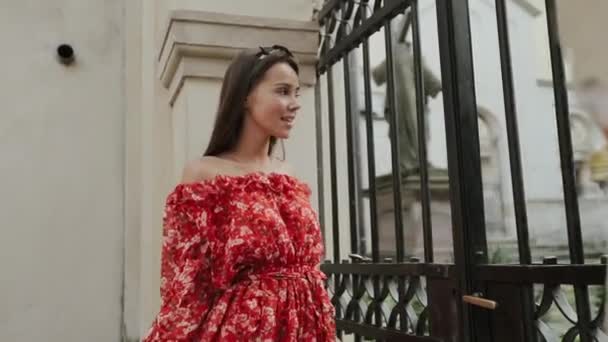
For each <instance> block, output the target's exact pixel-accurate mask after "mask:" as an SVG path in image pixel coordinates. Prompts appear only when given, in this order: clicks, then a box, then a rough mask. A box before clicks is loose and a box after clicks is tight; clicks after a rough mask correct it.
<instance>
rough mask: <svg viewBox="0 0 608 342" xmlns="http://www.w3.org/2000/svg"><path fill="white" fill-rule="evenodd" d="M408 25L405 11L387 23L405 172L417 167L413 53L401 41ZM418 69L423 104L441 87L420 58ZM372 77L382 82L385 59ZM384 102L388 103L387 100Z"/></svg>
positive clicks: (400, 146)
mask: <svg viewBox="0 0 608 342" xmlns="http://www.w3.org/2000/svg"><path fill="white" fill-rule="evenodd" d="M410 26H411V21H410V15H409V13H408V14H407V15H403V16H401V18H400V19H395V20H393V21H392V23H391V31H392V32H391V33H392V37H393V39H392V42H391V43H392V51H393V56H394V57H393V60H394V68H393V69H394V75H395V76H394V83H395V95H396V96H395V98H396V102H395V113H396V114H397V115H399V120H398V121H399V123H398V126H399V127H398V129H397V134H398V135H399V153H400V157H401V171H402V172H404V173H405V175H410V174H414V173H417V172H418V170H419V161H418V160H419V156H418V127H417V118H416V83H415V81H416V79H415V73H414V56H413V51H412V49H411V48H410V44H409V43H407V42H406V41H405V36H406V35H407V31H408V30H409V27H410ZM396 31H397V32H396ZM422 70H423V81H424V82H423V83H424V93H425V94H424V96H425V101H424V102H425V105H426V103H427V98H428V96H431V97H435V96H437V94H438V93H439V92H440V91H441V81H440V80H439V79H438V78H437V77H436V76H435V75H434V74H433V73H432V71H431V70H429V69H428V68H427V66H426V65H425V64H424V61H422ZM372 77H373V78H374V81H375V82H376V84H378V85H381V84H384V83H385V82H386V60H385V61H383V62H381V63H380V64H379V65H377V66H376V67H374V68H373V70H372ZM385 103H386V104H387V105H388V101H386V102H385ZM425 112H426V108H425ZM388 115H390V113H388V111H387V110H386V109H385V118H386V119H387V120H388V122H389V123H390V122H391V120H390V117H388ZM425 118H426V116H425ZM426 127H428V125H426ZM427 136H428V135H427Z"/></svg>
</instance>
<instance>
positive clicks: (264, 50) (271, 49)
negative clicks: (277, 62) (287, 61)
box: [256, 45, 293, 58]
mask: <svg viewBox="0 0 608 342" xmlns="http://www.w3.org/2000/svg"><path fill="white" fill-rule="evenodd" d="M276 52H281V53H284V54H285V55H287V56H288V57H293V54H292V53H291V51H289V49H288V48H286V47H284V46H282V45H273V46H260V51H259V52H258V53H257V54H256V57H258V58H264V57H265V56H268V55H270V54H272V53H276Z"/></svg>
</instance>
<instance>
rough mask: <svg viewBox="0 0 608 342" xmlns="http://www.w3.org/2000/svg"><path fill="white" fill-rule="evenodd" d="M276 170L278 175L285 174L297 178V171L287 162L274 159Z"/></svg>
mask: <svg viewBox="0 0 608 342" xmlns="http://www.w3.org/2000/svg"><path fill="white" fill-rule="evenodd" d="M273 162H274V164H275V165H274V170H275V172H277V173H283V174H286V175H289V176H292V177H296V176H297V175H296V171H295V169H294V168H293V166H292V165H291V164H290V163H289V162H287V161H285V160H280V159H274V161H273Z"/></svg>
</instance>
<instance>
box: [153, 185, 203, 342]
mask: <svg viewBox="0 0 608 342" xmlns="http://www.w3.org/2000/svg"><path fill="white" fill-rule="evenodd" d="M209 215H210V210H208V209H206V208H205V207H204V206H203V205H201V203H200V201H198V200H197V199H196V198H195V197H194V196H192V194H191V189H189V188H188V187H186V186H183V185H178V187H177V188H176V189H175V190H174V191H173V192H172V193H171V194H170V195H169V196H168V198H167V203H166V206H165V211H164V216H163V242H162V251H161V287H160V294H161V307H160V310H159V313H158V315H157V316H156V319H155V320H154V322H153V323H152V327H151V328H150V330H149V332H148V334H147V336H146V337H145V338H144V339H143V341H144V342H160V341H162V342H168V341H191V340H192V339H194V338H196V336H197V335H198V334H199V330H200V329H199V328H200V325H201V324H202V322H203V321H204V319H205V316H206V314H207V312H208V311H209V307H210V304H211V301H212V299H213V298H212V297H213V294H212V292H211V290H210V279H209V274H210V272H209V263H210V260H209V244H208V241H207V239H206V238H205V235H206V234H205V232H206V231H208V230H209V229H211V220H210V217H209Z"/></svg>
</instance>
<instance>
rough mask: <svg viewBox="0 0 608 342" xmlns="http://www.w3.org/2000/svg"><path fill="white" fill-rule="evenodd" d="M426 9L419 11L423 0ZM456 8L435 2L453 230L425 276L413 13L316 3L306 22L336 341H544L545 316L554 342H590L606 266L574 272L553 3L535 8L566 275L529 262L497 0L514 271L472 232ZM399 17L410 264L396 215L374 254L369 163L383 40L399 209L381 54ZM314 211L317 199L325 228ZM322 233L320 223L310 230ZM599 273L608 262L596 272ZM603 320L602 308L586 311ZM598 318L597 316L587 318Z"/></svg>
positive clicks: (568, 154) (572, 188)
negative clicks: (549, 103)
mask: <svg viewBox="0 0 608 342" xmlns="http://www.w3.org/2000/svg"><path fill="white" fill-rule="evenodd" d="M429 1H430V0H429ZM468 2H469V1H468V0H436V1H435V6H436V19H437V29H438V43H439V50H440V62H441V80H442V92H443V105H444V116H445V131H446V139H447V144H446V145H447V149H448V151H447V152H448V153H447V155H448V169H449V201H450V206H451V218H452V238H453V251H454V255H453V260H454V262H453V263H436V262H434V254H433V242H434V241H433V230H432V227H431V226H432V222H431V214H430V205H431V198H430V196H431V191H430V189H429V170H428V168H427V163H426V160H427V151H426V148H427V147H426V139H425V134H424V132H425V130H426V127H425V120H424V118H423V116H424V113H423V107H424V99H423V96H422V95H421V94H423V87H424V84H423V82H424V80H423V75H422V74H423V71H422V67H421V42H420V32H419V31H420V28H419V18H418V1H416V0H383V1H381V0H376V1H374V0H358V1H354V0H352V1H351V0H328V1H325V4H324V6H323V8H322V10H321V11H320V12H319V13H318V20H319V23H320V25H321V27H322V32H323V33H322V34H321V36H320V41H321V45H320V52H319V62H318V79H319V82H317V83H318V84H317V88H316V90H317V94H316V95H317V96H316V98H317V99H320V98H322V96H321V95H323V94H321V86H320V85H319V84H324V85H325V86H326V88H327V95H326V98H327V104H326V106H327V112H328V115H327V117H325V116H321V114H320V113H321V110H320V107H321V103H317V107H318V110H317V113H318V116H317V125H318V126H317V131H318V134H317V140H318V142H317V144H318V146H321V147H320V148H318V152H319V162H320V165H321V166H322V162H323V160H324V156H323V154H322V152H323V148H322V146H323V141H322V139H323V134H322V133H321V131H322V130H323V129H324V126H323V125H324V124H327V125H328V131H329V142H328V145H329V154H330V155H329V158H328V159H329V161H330V165H329V170H330V172H329V178H330V180H329V182H328V183H329V184H330V187H331V188H330V191H329V193H331V198H330V199H329V200H330V201H331V206H330V207H331V212H327V214H328V216H331V225H330V227H331V230H328V231H327V232H326V233H325V234H326V235H327V236H331V237H332V239H331V240H332V243H331V244H330V245H331V247H332V250H333V261H331V262H329V261H328V262H326V263H325V264H324V265H322V269H323V271H324V272H326V273H327V274H328V275H329V281H328V289H329V291H330V292H331V294H332V301H333V304H334V305H335V307H336V315H337V317H336V320H337V327H338V329H339V335H340V336H348V335H351V334H354V335H352V336H355V339H356V340H362V339H375V340H387V341H388V340H395V341H397V340H398V341H420V342H422V341H478V342H487V341H511V342H512V341H543V340H546V341H552V340H555V339H556V338H557V337H555V336H553V335H552V334H553V333H552V332H551V330H550V329H549V328H548V327H547V326H546V324H544V323H543V316H544V315H545V313H546V312H547V311H548V309H549V308H551V307H552V306H557V307H558V308H559V310H560V311H561V312H562V314H563V315H564V316H566V318H567V319H568V320H569V321H570V322H571V327H569V328H568V330H567V331H566V332H565V334H564V335H563V336H562V337H560V339H562V340H564V341H574V340H576V339H577V338H578V339H579V340H580V341H583V342H587V341H601V340H602V338H603V337H602V336H604V335H601V332H600V331H599V329H598V322H599V321H600V320H601V319H602V317H603V315H604V313H603V311H602V309H600V310H599V311H598V312H597V313H595V314H594V316H592V310H591V307H592V306H593V305H592V304H591V303H590V300H589V294H588V287H589V286H591V285H601V284H603V282H604V277H605V273H606V272H605V266H602V265H600V264H585V260H584V254H583V243H582V233H581V223H580V214H579V208H578V202H577V192H576V184H575V178H574V170H573V162H572V155H573V152H572V143H571V137H570V123H569V115H568V113H569V109H568V97H567V89H566V81H565V76H564V66H563V62H562V56H561V50H560V44H559V41H558V34H557V20H556V8H555V1H554V0H546V13H547V28H548V32H549V41H550V52H551V65H552V74H553V81H554V96H555V107H556V123H557V127H558V134H559V151H560V159H561V167H562V175H563V176H562V183H563V192H564V199H565V210H566V218H567V230H568V245H569V255H570V264H557V263H556V259H555V258H546V259H545V260H544V262H542V263H533V260H532V256H531V252H530V244H529V237H528V223H527V212H526V201H525V195H524V185H523V176H522V166H521V155H520V150H519V146H520V144H519V138H518V128H517V127H518V126H517V115H516V106H515V101H516V99H515V96H514V91H513V76H512V70H511V69H512V63H511V52H510V46H509V37H508V28H507V20H506V16H507V14H506V6H505V0H495V5H496V18H497V23H498V28H497V32H498V37H497V39H498V42H499V48H500V62H501V66H502V84H503V92H504V93H503V98H504V103H505V113H507V115H506V125H507V135H508V145H509V157H510V169H511V175H512V179H511V181H512V186H513V198H514V205H515V217H516V223H517V247H518V257H519V262H518V263H517V264H490V263H489V262H488V258H489V257H488V248H487V242H486V227H485V222H484V201H483V186H482V174H481V160H480V143H479V136H478V123H477V114H476V113H477V108H476V92H475V84H474V77H473V72H474V70H473V60H472V52H471V33H470V23H469V19H470V18H469V7H468V6H469V4H468ZM405 11H409V13H410V16H411V17H410V18H411V28H412V42H413V58H414V66H415V67H414V74H415V88H416V94H417V97H416V110H417V119H418V120H417V129H418V132H419V133H418V142H419V150H418V155H419V160H421V161H422V162H420V169H419V180H420V182H419V190H418V195H419V197H420V203H421V204H422V221H423V245H424V260H423V261H420V260H417V259H409V258H408V257H407V256H406V253H405V251H404V243H405V241H404V234H403V225H404V222H403V217H402V211H401V210H394V230H395V231H394V236H395V245H394V248H395V255H394V257H393V258H392V259H390V260H389V259H386V258H383V257H382V255H381V251H380V247H379V235H378V234H379V230H378V208H377V207H378V201H377V188H378V185H377V181H378V179H377V178H376V165H375V162H374V161H375V160H376V157H375V155H374V153H375V149H374V124H373V115H372V93H371V79H370V45H369V37H370V36H371V35H372V34H374V33H375V32H377V31H379V30H381V29H384V38H385V46H386V75H387V76H386V84H387V94H388V95H387V99H386V102H387V104H386V108H387V114H388V115H387V117H388V118H389V120H390V127H391V130H390V141H391V165H392V174H391V176H390V183H391V184H392V189H393V190H392V196H393V199H392V200H393V205H394V208H401V205H402V201H403V198H402V195H403V193H402V189H403V182H404V178H403V174H402V172H401V171H402V170H400V165H401V164H400V154H399V151H398V146H399V143H398V139H399V134H398V133H397V131H396V127H399V126H398V120H400V117H399V115H395V107H396V106H395V101H396V99H397V96H400V95H399V94H396V92H395V80H394V77H393V69H394V60H393V57H394V56H393V54H392V51H393V49H392V47H391V34H392V33H391V29H390V22H391V20H392V19H393V18H394V17H395V16H397V15H398V14H401V13H404V12H405ZM353 53H361V58H362V61H363V75H362V78H363V82H362V83H363V88H364V89H363V94H364V96H363V97H364V99H363V103H364V109H363V113H362V114H363V120H365V125H364V127H365V136H362V137H361V138H359V137H358V128H357V127H355V121H356V120H355V115H358V113H356V112H357V111H356V110H354V108H352V105H351V104H352V103H353V99H352V97H353V96H354V94H352V92H351V83H353V82H354V81H353V80H352V79H351V75H352V73H351V72H350V70H351V67H350V65H349V63H350V58H349V56H351V55H352V54H353ZM338 64H342V67H343V74H344V84H345V88H344V89H345V90H344V94H337V93H335V83H334V76H333V74H334V72H335V67H336V65H338ZM338 96H344V97H345V104H344V111H345V113H346V114H345V118H346V122H345V123H346V151H347V154H348V155H347V158H346V159H347V161H348V163H347V164H348V165H347V170H348V214H349V215H348V216H349V217H350V230H349V246H341V245H340V234H341V232H340V229H339V226H340V222H339V215H338V211H339V203H340V202H339V187H338V182H339V179H338V172H337V169H338V165H336V163H337V161H336V160H337V157H338V156H337V147H336V144H337V139H338V138H337V134H336V128H337V126H336V119H335V117H336V110H337V109H336V105H335V99H336V98H337V97H338ZM359 143H362V144H365V146H366V150H367V153H366V159H367V161H368V162H367V165H365V167H366V168H367V175H368V176H367V182H368V184H369V186H368V188H369V189H368V190H367V196H368V198H369V206H367V205H365V206H362V205H361V203H362V202H361V201H360V198H361V196H363V195H362V194H363V190H362V188H361V184H360V179H361V174H360V172H361V170H360V169H361V167H358V163H361V158H360V157H361V156H360V155H359V154H358V153H359V148H358V145H357V144H359ZM323 176H324V172H323V169H322V167H320V171H319V193H320V194H323V193H324V187H323V185H324V180H323ZM324 208H325V205H324V199H323V197H322V196H321V198H320V211H321V216H323V217H324V214H325V213H324V212H323V209H324ZM364 210H365V211H369V217H370V219H369V225H370V227H371V228H370V232H371V236H370V237H371V251H367V252H365V253H364V251H362V250H361V246H362V243H361V241H359V237H360V234H359V232H360V230H361V224H363V223H362V221H361V220H360V219H358V217H360V215H361V211H364ZM322 221H323V220H322ZM341 249H342V250H344V249H346V250H348V251H350V252H351V253H350V260H341V255H342V254H341ZM602 261H603V263H604V264H605V263H606V259H605V258H603V259H602ZM566 284H570V285H572V286H573V288H574V294H575V303H576V304H575V307H574V308H572V307H571V306H570V305H569V304H568V302H567V300H565V299H564V295H563V292H562V291H561V285H566ZM534 286H537V287H541V288H542V295H541V296H540V297H537V298H536V302H535V298H534V290H533V287H534ZM596 305H597V306H598V307H602V308H603V304H601V303H600V304H597V303H596ZM595 311H597V310H595Z"/></svg>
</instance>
